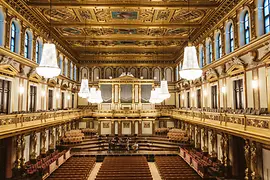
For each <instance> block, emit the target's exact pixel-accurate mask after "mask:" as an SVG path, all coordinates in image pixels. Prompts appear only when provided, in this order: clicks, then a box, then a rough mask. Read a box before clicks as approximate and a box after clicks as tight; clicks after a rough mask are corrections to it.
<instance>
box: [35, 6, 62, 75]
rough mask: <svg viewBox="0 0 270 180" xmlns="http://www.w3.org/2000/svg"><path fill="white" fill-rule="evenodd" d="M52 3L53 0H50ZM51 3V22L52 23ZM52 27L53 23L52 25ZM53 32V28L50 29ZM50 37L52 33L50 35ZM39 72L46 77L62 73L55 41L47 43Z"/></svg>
mask: <svg viewBox="0 0 270 180" xmlns="http://www.w3.org/2000/svg"><path fill="white" fill-rule="evenodd" d="M50 3H51V1H50ZM51 8H52V7H51V4H50V23H51ZM50 28H51V25H50ZM50 33H51V30H50ZM49 38H50V35H49ZM36 71H37V73H38V74H39V75H40V76H43V77H45V78H53V77H55V76H58V75H59V74H60V73H61V69H60V68H59V67H58V64H57V56H56V47H55V44H53V43H45V44H44V46H43V50H42V57H41V61H40V64H39V66H38V67H37V68H36Z"/></svg>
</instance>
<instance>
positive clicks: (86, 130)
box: [82, 128, 97, 135]
mask: <svg viewBox="0 0 270 180" xmlns="http://www.w3.org/2000/svg"><path fill="white" fill-rule="evenodd" d="M82 133H84V134H86V135H95V134H96V133H97V130H96V129H90V128H85V129H82Z"/></svg>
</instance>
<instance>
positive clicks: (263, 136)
mask: <svg viewBox="0 0 270 180" xmlns="http://www.w3.org/2000/svg"><path fill="white" fill-rule="evenodd" d="M161 115H167V116H171V117H173V118H175V119H179V120H183V121H185V122H189V123H193V124H198V125H202V126H208V127H211V128H215V129H219V130H223V131H227V132H229V133H231V134H235V135H238V136H241V137H244V138H245V137H248V138H252V139H257V140H258V141H261V142H263V143H266V144H270V131H269V129H270V126H269V125H270V115H269V116H268V115H250V114H233V113H226V112H205V111H200V110H186V109H173V110H170V109H166V110H161Z"/></svg>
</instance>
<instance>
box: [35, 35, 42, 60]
mask: <svg viewBox="0 0 270 180" xmlns="http://www.w3.org/2000/svg"><path fill="white" fill-rule="evenodd" d="M42 48H43V41H42V39H41V38H40V37H38V38H37V40H36V63H37V64H39V63H40V61H41V57H42Z"/></svg>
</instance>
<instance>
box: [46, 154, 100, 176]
mask: <svg viewBox="0 0 270 180" xmlns="http://www.w3.org/2000/svg"><path fill="white" fill-rule="evenodd" d="M95 163H96V158H94V157H71V158H70V159H69V160H67V161H66V162H65V163H64V164H63V165H61V166H60V167H59V168H58V169H57V170H55V171H54V172H53V173H52V174H51V175H50V176H49V177H48V180H86V179H87V178H88V176H89V174H90V172H91V170H92V169H93V167H94V165H95Z"/></svg>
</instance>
